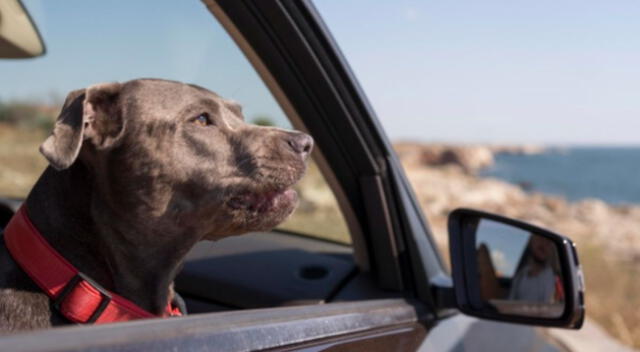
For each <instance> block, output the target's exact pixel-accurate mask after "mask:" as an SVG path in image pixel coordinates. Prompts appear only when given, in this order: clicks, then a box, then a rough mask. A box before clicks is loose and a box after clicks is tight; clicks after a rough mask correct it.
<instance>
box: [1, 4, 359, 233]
mask: <svg viewBox="0 0 640 352" xmlns="http://www.w3.org/2000/svg"><path fill="white" fill-rule="evenodd" d="M24 5H25V6H26V7H27V9H28V10H29V11H30V13H31V15H32V16H33V17H34V20H35V22H36V23H37V24H38V26H39V29H40V32H41V33H42V36H43V38H44V40H45V42H46V44H47V48H48V52H47V54H46V55H45V56H43V57H40V58H35V59H30V60H0V71H1V72H2V76H3V79H2V84H1V85H0V196H2V197H10V198H18V199H21V198H24V197H26V195H27V194H28V192H29V190H30V189H31V186H32V185H33V184H34V183H35V181H36V180H37V178H38V176H39V175H40V173H41V172H42V171H43V170H44V168H45V167H46V162H45V160H44V158H43V157H42V156H41V155H40V154H39V152H38V146H39V144H40V143H42V141H43V140H44V139H45V138H46V136H47V135H48V133H49V132H50V130H51V127H52V125H53V121H54V120H55V118H56V116H57V114H58V112H59V111H60V107H61V104H62V102H63V100H64V98H65V96H66V94H67V93H68V92H70V91H72V90H75V89H79V88H83V87H87V86H89V85H91V84H95V83H100V82H111V81H127V80H130V79H134V78H143V77H152V78H163V79H171V80H177V81H182V82H187V83H193V84H197V85H199V86H202V87H206V88H208V89H210V90H212V91H214V92H216V93H218V94H220V95H221V96H223V97H225V98H228V99H232V100H234V101H237V102H238V103H240V104H241V105H242V109H243V113H244V115H245V118H246V119H247V121H249V122H253V123H256V124H261V125H273V126H278V127H283V128H291V123H290V122H289V121H288V119H287V117H286V116H285V114H284V113H283V111H282V110H281V108H280V107H279V106H278V104H277V103H276V101H275V100H274V99H273V97H272V95H271V94H270V92H269V91H268V89H267V88H266V86H265V85H264V83H263V82H262V81H261V79H260V78H259V77H258V75H257V74H256V72H255V71H254V69H253V67H252V66H251V65H250V64H249V62H248V61H247V60H246V59H245V57H244V56H243V54H242V53H241V51H240V50H239V49H238V48H237V46H236V45H235V44H234V43H233V41H232V40H231V39H230V37H229V36H228V34H227V33H226V32H225V31H224V30H223V29H222V27H221V26H220V25H219V24H218V22H217V21H216V20H215V18H214V17H213V16H212V15H211V14H210V13H209V11H207V9H206V7H205V5H204V4H202V3H201V2H200V1H196V0H192V1H186V2H180V3H179V4H178V3H176V2H171V1H160V2H154V4H153V6H149V4H148V3H145V2H141V1H134V2H127V3H105V2H91V1H90V2H84V1H69V2H67V3H65V4H64V6H60V4H58V5H55V4H53V3H51V2H47V1H39V0H28V1H24ZM141 13H144V14H146V15H145V19H144V21H140V18H139V17H140V14H141ZM114 23H118V25H115V26H114V25H113V24H114ZM296 187H297V190H298V193H299V198H300V202H299V207H298V209H297V211H295V212H294V214H293V215H292V216H291V217H290V218H289V219H288V220H287V221H286V222H285V223H283V224H282V225H280V226H279V227H278V229H281V230H283V231H287V232H290V233H295V234H300V235H307V236H313V237H317V238H324V239H327V240H331V241H337V242H341V243H345V244H348V243H350V241H351V239H350V237H349V231H348V229H347V226H346V223H345V220H344V218H343V216H342V213H341V211H340V208H339V206H338V204H337V201H336V198H335V196H334V194H333V192H332V190H331V189H330V187H329V186H328V184H327V182H326V181H325V178H324V176H323V174H322V172H321V170H320V169H319V167H318V166H317V164H316V163H315V162H314V161H310V163H309V167H308V171H307V174H306V176H305V177H304V178H303V179H302V180H301V181H300V182H299V184H298V185H297V186H296Z"/></svg>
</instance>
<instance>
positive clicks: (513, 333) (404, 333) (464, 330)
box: [0, 0, 570, 351]
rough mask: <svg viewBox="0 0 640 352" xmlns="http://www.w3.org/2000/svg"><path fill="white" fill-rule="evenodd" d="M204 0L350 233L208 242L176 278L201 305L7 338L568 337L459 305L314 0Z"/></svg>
mask: <svg viewBox="0 0 640 352" xmlns="http://www.w3.org/2000/svg"><path fill="white" fill-rule="evenodd" d="M204 3H205V5H206V7H207V8H208V9H209V10H210V11H211V12H212V13H213V14H214V16H215V17H216V18H217V20H218V21H219V22H220V23H221V24H222V25H223V26H224V28H225V29H226V30H227V31H228V33H229V34H230V35H231V36H232V38H233V39H234V41H235V42H236V44H237V45H238V46H239V47H240V48H241V49H242V51H243V52H244V54H245V55H246V57H247V58H248V59H249V61H250V62H251V63H252V64H253V66H254V68H255V69H256V71H257V72H258V73H259V74H260V76H261V78H262V79H263V81H264V82H265V83H266V85H267V86H268V87H269V89H270V91H271V92H272V94H273V95H274V96H275V97H276V100H277V101H278V102H279V103H280V105H281V106H282V107H283V109H284V110H285V112H286V113H287V115H288V117H289V118H290V120H291V121H292V123H293V125H294V127H295V128H296V129H299V130H302V131H305V132H308V133H310V134H311V135H312V136H313V137H314V139H315V140H316V145H317V146H318V149H319V151H318V152H316V153H315V154H314V158H315V161H316V162H317V164H318V165H319V168H320V170H321V171H322V172H323V174H324V176H325V177H326V179H327V181H328V183H329V185H330V186H331V188H332V190H333V191H334V193H335V195H336V197H337V199H338V203H339V205H340V208H341V210H342V213H343V214H344V216H345V218H346V221H347V224H348V226H349V230H350V233H351V239H352V243H353V246H352V247H349V246H345V245H342V244H339V243H333V242H330V241H324V240H320V239H316V238H310V237H300V236H293V235H292V234H290V233H287V232H284V231H274V232H270V233H255V234H249V235H245V236H240V237H237V238H231V239H227V240H224V241H221V242H220V243H216V244H214V245H212V244H211V243H201V244H199V245H197V246H196V247H195V248H194V249H193V250H192V251H191V252H190V254H189V256H188V258H187V261H186V263H185V267H184V269H183V271H182V273H181V274H180V275H179V276H178V278H177V280H176V290H177V291H178V292H179V293H181V294H182V295H183V296H184V297H185V300H186V301H187V306H188V307H189V310H190V311H191V312H192V313H200V314H192V315H190V316H187V317H184V318H179V319H164V320H146V321H136V322H130V323H122V324H111V325H104V326H82V327H68V328H57V329H52V330H48V331H36V332H29V333H24V334H17V335H12V336H6V337H2V338H0V346H1V349H3V350H11V351H59V350H78V351H81V350H91V351H113V350H117V351H140V350H212V351H249V350H287V351H288V350H300V351H351V350H361V351H414V350H421V351H521V350H531V351H556V350H562V347H559V346H558V345H557V344H556V343H555V342H553V341H552V340H551V339H550V338H549V336H548V335H546V334H545V333H544V332H543V331H542V330H540V329H536V328H532V327H529V326H525V325H516V324H511V323H504V322H495V321H488V320H479V319H477V318H472V317H469V316H466V315H463V314H460V312H459V310H458V307H457V303H456V295H455V287H454V285H453V280H452V277H451V275H450V274H449V273H448V272H447V269H446V266H445V265H444V263H443V259H442V256H441V253H440V252H439V250H438V248H437V247H436V245H435V243H434V241H433V238H432V235H431V232H430V228H429V225H428V223H427V221H426V219H425V218H424V216H423V214H422V210H421V209H420V207H419V205H418V203H417V202H416V198H415V196H414V194H413V191H412V189H411V187H410V185H409V183H408V181H407V179H406V178H405V176H404V174H403V171H402V170H403V169H402V166H401V164H400V161H399V159H398V158H397V156H396V155H395V153H394V152H393V149H392V147H391V144H390V142H389V141H388V139H387V138H386V136H385V134H384V131H383V129H382V127H381V125H380V124H379V123H378V122H377V120H376V118H375V114H374V112H373V110H372V109H371V107H370V105H369V103H368V102H367V100H366V98H365V95H364V92H363V91H362V89H361V88H360V87H359V86H358V84H357V82H356V79H355V77H354V75H353V74H352V73H351V71H350V70H349V67H348V64H347V63H346V61H345V59H344V57H343V56H342V55H341V54H340V52H339V49H338V47H337V45H336V43H335V42H334V41H333V40H332V38H331V36H330V34H329V29H328V28H326V27H325V25H324V24H323V22H322V20H321V18H320V16H319V14H318V12H317V11H316V10H315V9H314V7H313V5H312V3H311V2H310V1H293V0H281V1H276V0H273V1H259V0H235V1H232V0H204ZM19 203H20V202H19V201H17V202H13V203H11V202H9V201H6V202H5V204H6V208H13V209H16V208H17V206H18V205H19ZM454 265H455V264H454ZM265 268H269V270H265ZM467 313H471V314H472V313H473V312H472V311H469V310H467ZM494 318H496V317H494ZM497 320H509V319H506V318H504V317H503V319H500V317H499V316H498V317H497ZM518 322H519V323H525V324H526V323H531V321H528V320H527V319H521V320H520V321H518ZM537 323H538V324H539V325H554V324H548V323H545V322H537ZM555 325H562V326H569V325H570V324H565V323H564V321H563V323H562V324H561V323H556V324H555Z"/></svg>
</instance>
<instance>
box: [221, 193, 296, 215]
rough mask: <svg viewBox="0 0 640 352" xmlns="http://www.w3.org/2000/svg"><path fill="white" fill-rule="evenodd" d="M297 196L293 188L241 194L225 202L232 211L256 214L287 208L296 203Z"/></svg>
mask: <svg viewBox="0 0 640 352" xmlns="http://www.w3.org/2000/svg"><path fill="white" fill-rule="evenodd" d="M297 198H298V194H297V192H296V191H295V190H294V189H293V188H285V189H281V190H272V191H266V192H250V191H249V192H243V193H241V194H240V195H238V196H235V197H233V198H231V199H229V201H228V202H227V205H228V206H229V207H230V208H232V209H242V210H248V211H252V212H257V213H267V212H271V211H274V210H277V209H281V208H288V207H290V206H291V205H292V204H294V203H295V202H296V201H297Z"/></svg>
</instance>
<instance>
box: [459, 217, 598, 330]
mask: <svg viewBox="0 0 640 352" xmlns="http://www.w3.org/2000/svg"><path fill="white" fill-rule="evenodd" d="M448 225H449V248H450V254H451V270H452V276H453V285H454V291H455V301H456V307H457V308H458V309H459V310H460V311H461V312H463V313H464V314H467V315H471V316H475V317H479V318H484V319H490V320H497V321H505V322H510V323H519V324H528V325H539V326H554V327H565V328H571V329H579V328H580V327H581V326H582V323H583V321H584V314H585V307H584V278H583V274H582V269H581V267H580V264H579V261H578V255H577V252H576V249H575V244H574V243H573V241H571V240H570V239H569V238H567V237H565V236H562V235H558V234H556V233H553V232H551V231H548V230H545V229H542V228H540V227H537V226H533V225H531V224H528V223H525V222H522V221H518V220H514V219H510V218H507V217H503V216H500V215H496V214H491V213H486V212H482V211H477V210H473V209H456V210H454V211H453V212H451V214H450V215H449V223H448ZM490 247H491V248H490ZM540 248H542V253H543V254H544V253H547V254H548V255H547V254H544V255H543V258H544V256H545V255H546V258H547V259H548V260H547V259H544V260H542V261H541V260H539V255H537V254H539V252H540ZM545 248H546V249H545ZM505 251H506V253H505ZM551 260H553V265H551V264H549V263H550V262H551ZM494 261H499V263H497V264H500V265H501V268H497V269H496V268H495V266H496V265H495V264H496V263H495V262H494ZM486 263H489V264H486ZM541 263H542V264H541ZM534 266H537V267H538V268H542V269H538V270H537V271H535V270H533V269H532V267H534ZM499 269H502V271H501V270H499ZM487 273H488V274H487ZM544 280H546V281H544ZM491 285H493V286H494V287H493V290H492V289H491V288H487V287H490V286H491ZM545 287H548V288H547V289H545ZM545 290H546V291H547V292H548V294H547V295H546V296H542V297H546V298H540V295H541V294H540V292H544V291H545ZM518 292H524V294H523V293H518ZM536 294H537V295H538V296H536ZM518 295H520V297H518Z"/></svg>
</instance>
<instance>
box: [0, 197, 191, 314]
mask: <svg viewBox="0 0 640 352" xmlns="http://www.w3.org/2000/svg"><path fill="white" fill-rule="evenodd" d="M25 208H26V207H25V206H22V207H21V208H20V209H19V210H18V212H17V213H16V214H15V215H14V216H13V218H11V221H10V222H9V224H8V225H7V227H6V228H5V230H4V241H5V244H6V246H7V248H8V249H9V253H11V256H12V257H13V259H14V260H15V261H16V262H17V263H18V264H19V265H20V267H21V268H22V269H23V270H24V271H25V272H26V273H27V274H28V275H29V277H31V279H32V280H33V281H34V282H35V283H36V284H37V285H38V286H40V288H41V289H42V290H43V291H44V292H45V293H46V294H47V295H48V296H49V297H50V298H51V299H53V300H54V306H55V307H56V309H58V311H59V312H60V313H61V314H62V315H64V316H65V317H66V318H67V319H69V320H71V321H73V322H75V323H96V324H103V323H111V322H120V321H129V320H136V319H145V318H156V317H157V316H155V315H154V314H151V313H149V312H147V311H145V310H144V309H142V308H140V307H138V306H137V305H135V304H134V303H133V302H131V301H129V300H128V299H126V298H124V297H122V296H119V295H117V294H115V293H112V292H109V291H107V290H106V289H104V288H102V287H101V286H100V285H99V284H97V283H95V282H93V280H91V279H90V278H89V277H87V276H85V275H84V274H82V273H81V272H79V271H78V269H76V268H75V267H74V266H73V265H71V263H69V262H68V261H67V260H66V259H64V258H63V257H62V256H61V255H60V254H59V253H58V252H57V251H56V250H55V249H53V247H51V245H49V243H47V241H46V240H45V239H44V238H43V237H42V235H40V233H39V232H38V229H36V227H35V226H34V225H33V224H32V223H31V220H29V216H28V215H27V211H26V209H25ZM176 315H181V314H180V311H179V310H178V309H177V308H175V307H173V306H172V305H171V304H169V305H167V308H166V312H165V313H164V314H163V317H167V316H176Z"/></svg>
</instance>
